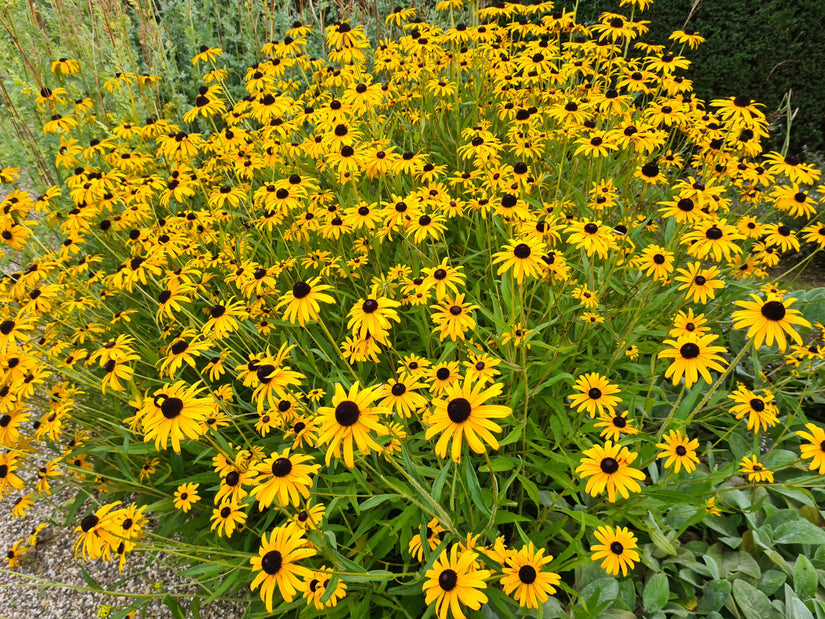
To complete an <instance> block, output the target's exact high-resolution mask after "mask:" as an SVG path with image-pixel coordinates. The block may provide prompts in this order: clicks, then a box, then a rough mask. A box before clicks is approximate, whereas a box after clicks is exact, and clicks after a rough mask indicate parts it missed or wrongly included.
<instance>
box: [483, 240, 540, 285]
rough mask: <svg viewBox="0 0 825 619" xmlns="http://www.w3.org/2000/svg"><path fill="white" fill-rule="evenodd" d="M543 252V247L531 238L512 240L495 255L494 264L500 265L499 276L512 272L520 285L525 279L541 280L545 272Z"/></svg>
mask: <svg viewBox="0 0 825 619" xmlns="http://www.w3.org/2000/svg"><path fill="white" fill-rule="evenodd" d="M543 251H544V248H543V247H542V245H541V244H540V243H539V242H538V241H537V240H535V239H533V238H531V237H525V238H523V239H520V240H519V239H517V240H511V241H509V242H508V243H507V244H506V245H505V246H504V249H503V250H502V251H499V252H496V253H494V254H493V263H494V264H500V266H499V268H498V272H497V274H498V275H501V274H502V273H507V272H508V271H512V272H513V277H515V279H516V282H517V283H518V284H519V285H520V284H521V283H522V282H523V281H524V279H525V278H529V279H537V278H540V277H541V274H542V271H543V265H542V262H541V256H542V255H543Z"/></svg>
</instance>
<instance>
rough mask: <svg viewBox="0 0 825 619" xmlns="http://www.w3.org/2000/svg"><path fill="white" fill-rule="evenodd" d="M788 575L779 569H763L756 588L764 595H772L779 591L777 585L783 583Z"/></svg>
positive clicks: (779, 585)
mask: <svg viewBox="0 0 825 619" xmlns="http://www.w3.org/2000/svg"><path fill="white" fill-rule="evenodd" d="M786 580H788V577H787V576H786V575H785V574H784V573H783V572H780V571H779V570H765V571H764V572H763V573H762V578H760V579H759V584H758V585H757V588H758V589H759V590H760V591H761V592H762V593H764V594H765V595H773V594H774V593H776V592H777V591H779V587H781V586H782V585H783V584H785V581H786Z"/></svg>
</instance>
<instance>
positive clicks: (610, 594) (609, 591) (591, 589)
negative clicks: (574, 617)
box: [581, 578, 619, 612]
mask: <svg viewBox="0 0 825 619" xmlns="http://www.w3.org/2000/svg"><path fill="white" fill-rule="evenodd" d="M618 596H619V583H618V581H617V580H616V579H615V578H598V579H596V580H594V581H593V582H591V583H590V584H588V585H587V586H586V587H584V588H583V589H582V590H581V597H582V599H583V600H585V601H586V603H587V606H588V608H589V610H590V611H591V612H593V611H595V608H594V607H600V606H603V605H605V604H609V603H610V602H612V601H613V600H615V599H616V598H617V597H618ZM601 610H604V609H603V608H602V609H601Z"/></svg>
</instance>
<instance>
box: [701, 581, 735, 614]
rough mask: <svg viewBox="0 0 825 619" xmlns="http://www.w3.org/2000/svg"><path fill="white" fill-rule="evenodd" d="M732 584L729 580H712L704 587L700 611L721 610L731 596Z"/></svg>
mask: <svg viewBox="0 0 825 619" xmlns="http://www.w3.org/2000/svg"><path fill="white" fill-rule="evenodd" d="M730 592H731V586H730V583H729V582H728V581H727V580H711V581H710V582H707V583H705V585H704V586H703V587H702V599H701V600H699V607H698V608H697V610H698V612H700V613H710V612H714V611H717V610H720V609H721V608H722V606H724V605H725V600H727V599H728V596H730Z"/></svg>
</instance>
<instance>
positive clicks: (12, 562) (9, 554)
mask: <svg viewBox="0 0 825 619" xmlns="http://www.w3.org/2000/svg"><path fill="white" fill-rule="evenodd" d="M30 550H31V548H29V547H28V546H26V545H25V540H23V539H19V540H17V541H16V542H14V544H12V545H11V548H9V549H8V550H7V551H6V553H5V554H4V556H3V558H4V559H5V560H6V563H8V566H9V568H13V567H18V566H19V565H20V559H22V558H23V556H24V555H25V554H26V553H27V552H29V551H30Z"/></svg>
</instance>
